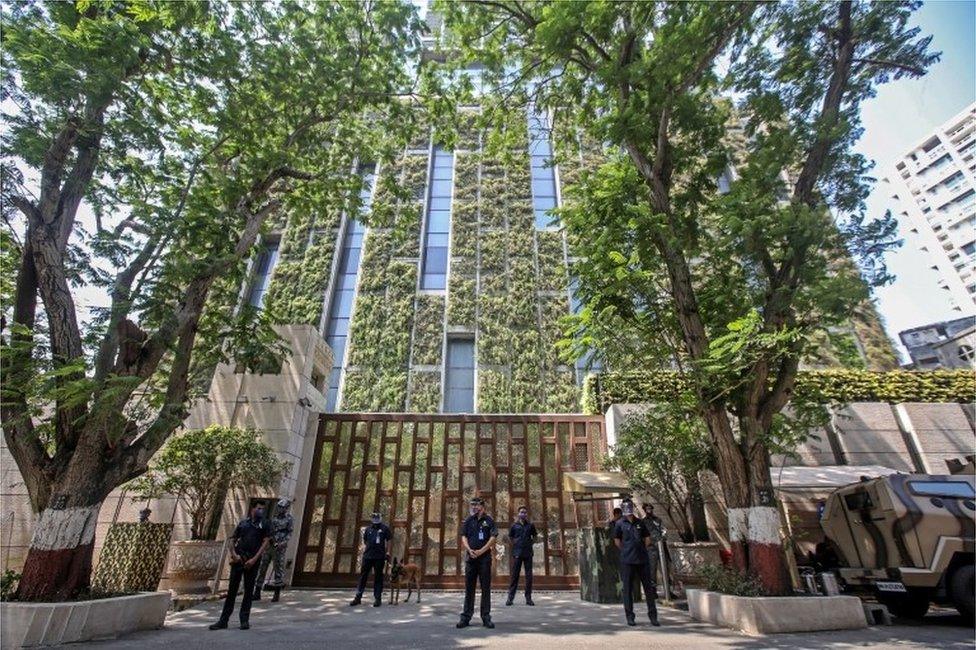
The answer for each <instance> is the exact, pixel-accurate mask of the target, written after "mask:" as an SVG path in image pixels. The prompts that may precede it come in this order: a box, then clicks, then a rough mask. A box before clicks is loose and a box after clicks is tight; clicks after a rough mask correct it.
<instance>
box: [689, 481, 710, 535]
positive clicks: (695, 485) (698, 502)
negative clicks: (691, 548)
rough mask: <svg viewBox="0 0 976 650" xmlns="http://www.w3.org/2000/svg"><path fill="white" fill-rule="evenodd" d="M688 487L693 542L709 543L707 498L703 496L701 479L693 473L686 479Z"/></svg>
mask: <svg viewBox="0 0 976 650" xmlns="http://www.w3.org/2000/svg"><path fill="white" fill-rule="evenodd" d="M686 485H687V486H688V517H689V519H690V520H691V540H690V541H692V542H707V541H709V535H708V518H707V517H706V516H705V497H704V496H703V495H702V484H701V479H700V478H699V477H698V472H693V473H691V474H689V475H688V477H687V479H686Z"/></svg>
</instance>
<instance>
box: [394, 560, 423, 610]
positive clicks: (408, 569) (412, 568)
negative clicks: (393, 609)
mask: <svg viewBox="0 0 976 650" xmlns="http://www.w3.org/2000/svg"><path fill="white" fill-rule="evenodd" d="M402 582H406V583H407V597H406V599H404V601H403V602H405V603H409V602H410V594H411V593H413V590H414V588H415V587H416V589H417V602H418V603H419V602H420V567H419V566H417V565H416V564H413V563H412V562H411V563H410V564H406V563H399V562H397V559H396V558H393V566H392V567H391V568H390V604H391V605H398V604H399V603H400V584H401V583H402ZM394 592H395V593H396V601H395V602H394V599H393V594H394Z"/></svg>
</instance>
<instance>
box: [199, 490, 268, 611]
mask: <svg viewBox="0 0 976 650" xmlns="http://www.w3.org/2000/svg"><path fill="white" fill-rule="evenodd" d="M270 534H271V529H270V526H269V525H268V523H267V522H266V521H265V520H264V502H263V501H257V502H255V504H254V506H252V508H251V515H250V516H249V517H247V518H246V519H242V520H241V522H240V523H239V524H237V528H235V529H234V534H233V535H231V541H232V542H233V544H232V545H231V550H230V581H229V583H228V585H227V597H226V598H225V599H224V609H223V611H221V612H220V619H219V620H218V621H217V622H216V623H214V624H213V625H211V626H210V629H211V630H223V629H226V627H227V621H229V620H230V615H231V614H232V613H233V612H234V600H235V599H236V598H237V591H238V590H239V589H240V587H241V580H242V579H243V580H244V597H243V598H242V599H241V612H240V618H241V629H242V630H247V629H249V628H250V627H251V624H250V622H249V619H250V617H251V599H252V598H253V597H254V580H255V579H256V578H257V577H258V562H259V561H260V560H261V555H262V554H264V551H265V549H267V548H268V537H269V535H270Z"/></svg>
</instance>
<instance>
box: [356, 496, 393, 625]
mask: <svg viewBox="0 0 976 650" xmlns="http://www.w3.org/2000/svg"><path fill="white" fill-rule="evenodd" d="M371 521H372V524H371V525H370V526H367V527H366V528H364V529H363V568H362V571H360V573H359V588H358V590H357V591H356V597H355V598H353V599H352V602H351V603H349V604H350V605H359V604H360V603H362V602H363V592H364V591H366V578H367V576H369V572H370V571H373V573H374V576H373V607H379V606H380V605H382V604H383V571H384V568H385V566H386V563H387V562H388V561H389V559H390V551H391V550H392V546H393V533H392V531H390V529H389V527H387V525H386V524H384V523H383V518H382V517H381V516H380V513H378V512H374V513H373V516H372V518H371Z"/></svg>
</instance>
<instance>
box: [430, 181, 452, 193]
mask: <svg viewBox="0 0 976 650" xmlns="http://www.w3.org/2000/svg"><path fill="white" fill-rule="evenodd" d="M452 184H453V182H452V180H451V177H450V176H449V177H448V178H444V179H440V180H432V181H431V183H430V195H431V196H450V195H451V185H452Z"/></svg>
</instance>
